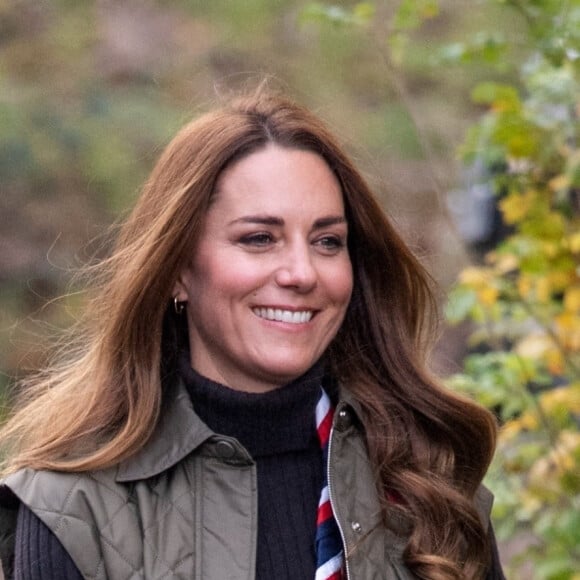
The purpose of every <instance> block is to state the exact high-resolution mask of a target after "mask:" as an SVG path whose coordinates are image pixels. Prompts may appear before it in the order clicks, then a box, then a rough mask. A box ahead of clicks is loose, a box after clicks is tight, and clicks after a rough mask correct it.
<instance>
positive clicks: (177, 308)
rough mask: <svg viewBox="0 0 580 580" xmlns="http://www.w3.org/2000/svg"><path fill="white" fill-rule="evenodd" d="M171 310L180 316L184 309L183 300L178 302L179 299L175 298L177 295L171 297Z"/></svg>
mask: <svg viewBox="0 0 580 580" xmlns="http://www.w3.org/2000/svg"><path fill="white" fill-rule="evenodd" d="M173 310H175V314H177V316H181V315H182V314H183V311H184V310H185V302H179V300H177V296H175V297H174V298H173Z"/></svg>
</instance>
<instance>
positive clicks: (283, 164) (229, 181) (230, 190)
mask: <svg viewBox="0 0 580 580" xmlns="http://www.w3.org/2000/svg"><path fill="white" fill-rule="evenodd" d="M342 197H343V196H342V190H341V187H340V184H339V182H338V179H337V178H336V176H335V175H334V173H333V171H332V170H331V169H330V167H329V165H328V164H327V163H326V161H325V160H324V158H323V157H322V156H320V155H318V154H316V153H314V152H312V151H308V150H303V149H292V148H285V147H280V146H278V145H271V144H270V145H268V146H266V147H265V148H263V149H260V150H258V151H255V152H253V153H250V154H249V155H247V156H245V157H243V158H242V159H240V160H238V161H236V162H235V163H233V164H232V165H231V166H230V167H228V168H226V169H225V171H224V172H223V173H222V175H221V176H220V178H219V179H218V182H217V187H216V191H215V200H214V209H218V208H221V209H222V210H225V209H227V208H230V209H234V208H235V209H237V210H242V209H246V210H251V211H255V210H257V209H260V210H262V211H276V210H279V211H289V210H297V209H301V210H310V211H317V210H319V211H323V210H324V211H331V210H332V211H333V212H335V213H336V212H340V213H342V212H343V211H344V208H343V199H342Z"/></svg>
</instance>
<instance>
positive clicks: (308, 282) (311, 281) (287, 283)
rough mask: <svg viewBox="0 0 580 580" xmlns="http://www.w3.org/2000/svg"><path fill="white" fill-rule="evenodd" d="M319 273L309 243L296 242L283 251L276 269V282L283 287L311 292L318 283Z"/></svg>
mask: <svg viewBox="0 0 580 580" xmlns="http://www.w3.org/2000/svg"><path fill="white" fill-rule="evenodd" d="M317 280H318V273H317V271H316V268H315V264H314V262H313V256H312V255H311V253H310V247H309V244H308V243H305V242H304V243H295V244H293V245H291V246H289V247H288V248H286V250H285V251H284V252H283V254H282V256H281V264H280V267H279V268H278V269H277V270H276V283H277V284H278V286H280V287H282V288H293V289H294V290H297V291H299V292H309V291H310V290H312V289H313V288H314V287H315V286H316V283H317Z"/></svg>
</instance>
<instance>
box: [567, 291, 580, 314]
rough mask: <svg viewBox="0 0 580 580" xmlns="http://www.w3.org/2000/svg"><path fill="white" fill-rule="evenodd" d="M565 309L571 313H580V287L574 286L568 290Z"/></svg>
mask: <svg viewBox="0 0 580 580" xmlns="http://www.w3.org/2000/svg"><path fill="white" fill-rule="evenodd" d="M564 308H565V309H566V310H568V311H569V312H580V286H574V287H573V288H568V290H566V292H565V294H564Z"/></svg>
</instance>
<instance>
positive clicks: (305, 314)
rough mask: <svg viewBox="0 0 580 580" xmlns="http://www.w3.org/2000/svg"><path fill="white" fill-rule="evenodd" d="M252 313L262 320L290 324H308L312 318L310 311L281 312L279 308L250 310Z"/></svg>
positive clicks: (312, 314)
mask: <svg viewBox="0 0 580 580" xmlns="http://www.w3.org/2000/svg"><path fill="white" fill-rule="evenodd" d="M252 312H253V313H254V314H255V315H256V316H259V317H260V318H264V319H265V320H273V321H276V322H289V323H290V324H304V323H305V322H310V320H312V317H313V316H314V312H313V311H312V310H298V311H293V310H282V309H280V308H252Z"/></svg>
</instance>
